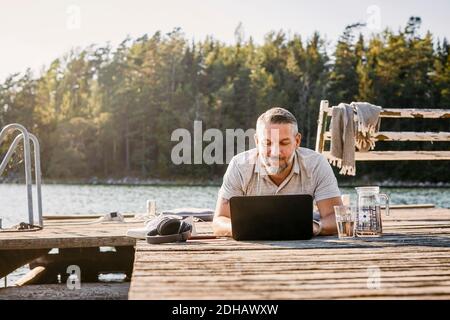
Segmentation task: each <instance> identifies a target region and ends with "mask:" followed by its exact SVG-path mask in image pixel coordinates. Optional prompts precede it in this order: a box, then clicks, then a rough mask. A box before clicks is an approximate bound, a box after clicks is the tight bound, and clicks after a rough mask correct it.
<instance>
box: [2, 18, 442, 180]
mask: <svg viewBox="0 0 450 320" xmlns="http://www.w3.org/2000/svg"><path fill="white" fill-rule="evenodd" d="M360 27H361V25H359V24H355V25H351V26H349V27H347V28H346V29H345V31H344V32H343V34H342V36H341V37H340V38H339V41H338V42H337V44H336V46H335V47H334V48H333V52H331V53H329V52H327V49H328V50H329V45H328V44H327V42H326V41H325V40H324V38H323V37H322V36H321V35H320V34H319V33H315V34H313V35H311V37H309V38H308V39H302V38H301V37H300V36H299V35H293V36H288V35H287V34H286V33H285V32H283V31H279V32H270V33H268V34H267V35H266V37H265V40H264V42H263V43H262V44H258V45H257V44H255V43H254V41H253V40H252V39H251V38H249V39H245V38H244V37H243V36H242V33H241V32H240V31H239V29H237V30H236V43H234V44H224V43H222V42H220V41H218V40H215V39H214V38H212V37H208V38H206V39H205V40H203V41H200V42H192V41H191V40H189V39H187V38H186V37H185V36H184V34H183V33H182V31H181V30H179V29H175V30H174V31H172V32H171V33H168V34H165V35H163V34H161V33H160V32H157V33H155V34H154V35H153V36H147V35H144V36H142V37H140V38H138V39H130V38H127V39H125V40H124V41H123V42H122V43H121V44H120V45H118V46H117V47H115V48H113V47H111V46H110V45H107V46H102V47H99V46H96V45H92V46H90V47H88V48H85V49H83V50H81V49H79V50H73V51H72V52H70V53H68V54H67V55H65V56H64V57H61V58H58V59H56V60H54V61H53V62H52V63H51V64H50V65H49V66H48V67H46V68H45V69H44V70H42V72H41V74H40V75H39V76H34V75H33V74H32V73H31V71H27V72H25V73H18V74H14V75H11V76H9V77H8V78H7V79H6V80H5V81H4V83H1V84H0V128H1V127H3V126H4V125H6V124H8V123H14V122H17V123H21V124H23V125H25V126H26V127H27V128H28V129H29V130H30V131H31V132H33V133H34V134H35V135H36V136H37V137H38V138H39V140H40V142H41V149H42V155H41V156H42V160H41V161H42V167H43V175H44V178H49V179H61V180H64V179H66V180H68V179H80V178H90V177H94V176H95V177H99V178H107V177H115V178H120V177H126V176H130V177H138V178H145V179H147V178H160V179H174V178H175V179H176V178H187V179H190V178H193V179H198V180H210V179H211V178H214V177H220V176H221V175H222V173H223V172H224V170H225V169H226V165H179V166H176V165H174V164H172V162H171V159H170V156H171V150H172V148H173V146H174V145H175V144H176V142H172V141H171V140H170V137H171V133H172V131H173V130H175V129H176V128H186V129H188V130H192V127H193V122H194V120H201V121H202V122H203V130H206V129H208V128H218V129H220V130H223V131H225V129H226V128H243V129H248V128H254V126H255V121H256V119H257V117H258V115H259V114H261V113H262V112H263V111H264V110H266V109H267V108H269V107H272V106H283V107H285V108H287V109H289V110H291V111H292V112H293V113H294V115H295V116H296V117H297V118H298V120H299V125H300V131H301V132H302V134H303V141H302V144H303V146H304V147H308V148H312V149H314V145H315V138H316V137H315V135H316V126H317V117H318V111H319V104H320V100H322V99H327V100H329V101H330V103H331V104H332V105H335V104H337V103H340V102H351V101H368V102H371V103H374V104H377V105H380V106H384V107H397V108H399V107H405V108H414V107H416V108H424V107H427V108H450V55H449V53H450V49H449V44H448V43H447V40H446V39H443V40H439V39H435V38H433V35H432V34H431V33H430V32H428V33H426V34H425V35H420V32H419V27H420V18H411V19H410V20H409V22H408V23H407V24H406V26H405V28H404V29H403V30H398V31H392V30H385V31H383V32H380V33H379V34H375V35H373V36H371V37H370V38H367V39H366V38H364V37H363V35H362V34H361V33H360V29H359V28H360ZM399 126H400V124H398V122H395V121H393V122H389V121H388V120H386V122H383V126H382V128H383V127H384V128H389V130H390V131H395V130H399V129H400V127H399ZM401 128H402V130H404V131H408V130H422V129H423V128H429V129H430V131H434V130H436V131H448V121H447V122H445V121H444V122H439V121H437V122H436V121H434V122H432V123H431V122H430V121H429V122H426V121H425V120H423V121H414V122H413V121H411V122H408V121H406V123H405V122H402V124H401ZM205 144H206V143H205ZM409 145H413V146H415V147H417V148H426V149H432V148H439V147H440V148H442V145H440V144H439V143H435V144H430V143H416V144H411V143H410V144H409ZM377 146H378V145H377ZM397 147H398V148H401V143H397V144H396V145H395V146H394V148H397ZM380 148H383V146H382V145H381V146H380ZM391 148H392V145H391ZM6 150H7V149H6V145H3V146H2V147H1V148H0V155H2V154H4V153H5V152H6ZM19 161H20V156H17V155H16V156H15V159H14V160H13V161H12V162H11V168H10V169H9V173H10V174H12V173H13V172H17V171H18V170H16V169H14V167H15V166H17V165H18V162H19ZM448 165H449V164H448V162H447V161H445V162H444V161H441V162H433V163H427V162H407V163H406V162H402V163H361V164H359V163H358V167H357V170H358V171H357V173H358V174H360V175H368V176H376V178H391V179H398V180H402V179H403V180H418V181H450V179H449V178H450V170H448Z"/></svg>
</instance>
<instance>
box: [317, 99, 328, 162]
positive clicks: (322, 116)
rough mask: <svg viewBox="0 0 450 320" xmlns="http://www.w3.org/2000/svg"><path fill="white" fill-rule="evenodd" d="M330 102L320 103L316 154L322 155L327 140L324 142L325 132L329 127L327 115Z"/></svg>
mask: <svg viewBox="0 0 450 320" xmlns="http://www.w3.org/2000/svg"><path fill="white" fill-rule="evenodd" d="M328 106H329V102H328V100H322V101H320V111H319V120H318V121H317V136H316V152H319V153H322V151H323V148H324V145H325V140H324V136H323V134H324V132H325V130H326V126H327V113H328V112H329V108H328Z"/></svg>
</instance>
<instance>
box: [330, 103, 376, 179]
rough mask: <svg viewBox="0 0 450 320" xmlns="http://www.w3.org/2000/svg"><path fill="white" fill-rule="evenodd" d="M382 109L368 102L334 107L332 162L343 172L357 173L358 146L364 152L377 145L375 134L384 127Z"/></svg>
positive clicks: (345, 173) (331, 126)
mask: <svg viewBox="0 0 450 320" xmlns="http://www.w3.org/2000/svg"><path fill="white" fill-rule="evenodd" d="M380 112H381V107H379V106H375V105H373V104H370V103H367V102H352V103H351V104H346V103H341V104H339V105H338V106H336V107H333V109H332V113H331V115H332V118H331V124H330V132H331V148H330V158H329V161H330V163H331V164H332V165H334V166H336V167H338V168H340V169H341V171H340V172H339V174H342V175H350V176H354V175H355V174H356V166H355V147H356V148H357V149H358V150H359V151H360V152H367V151H369V150H372V149H374V148H375V136H376V134H377V132H378V130H379V129H380ZM355 113H356V120H355Z"/></svg>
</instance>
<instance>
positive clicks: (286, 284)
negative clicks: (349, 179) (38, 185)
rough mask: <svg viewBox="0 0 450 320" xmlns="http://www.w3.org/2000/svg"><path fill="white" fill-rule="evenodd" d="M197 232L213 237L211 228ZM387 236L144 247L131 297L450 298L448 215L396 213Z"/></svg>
mask: <svg viewBox="0 0 450 320" xmlns="http://www.w3.org/2000/svg"><path fill="white" fill-rule="evenodd" d="M197 229H198V230H199V231H200V233H202V234H209V233H211V225H210V223H200V224H198V228H197ZM384 233H385V234H384V236H383V237H381V238H373V239H359V238H357V239H352V240H339V239H338V238H337V237H318V238H314V239H313V240H310V241H281V242H267V241H251V242H248V241H246V242H236V241H234V240H232V239H224V238H220V239H215V240H197V241H188V242H187V243H180V244H164V245H149V244H146V243H145V242H144V241H138V243H137V247H136V256H135V264H134V270H133V278H132V282H131V287H130V292H129V298H130V299H346V298H347V299H354V298H357V299H366V298H370V299H390V298H394V299H398V298H409V299H449V298H450V210H449V209H439V208H436V209H409V210H405V209H402V210H393V211H392V212H391V216H390V217H385V218H384ZM377 272H379V275H380V277H379V278H377V277H376V273H377ZM378 280H379V281H378Z"/></svg>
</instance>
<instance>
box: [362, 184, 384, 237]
mask: <svg viewBox="0 0 450 320" xmlns="http://www.w3.org/2000/svg"><path fill="white" fill-rule="evenodd" d="M355 189H356V192H357V193H358V198H357V203H356V208H357V213H356V230H355V233H356V236H358V237H380V236H381V234H382V233H383V226H382V222H381V201H380V199H381V198H384V199H385V203H386V216H389V196H388V195H387V194H383V193H380V188H379V187H360V188H355Z"/></svg>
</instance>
